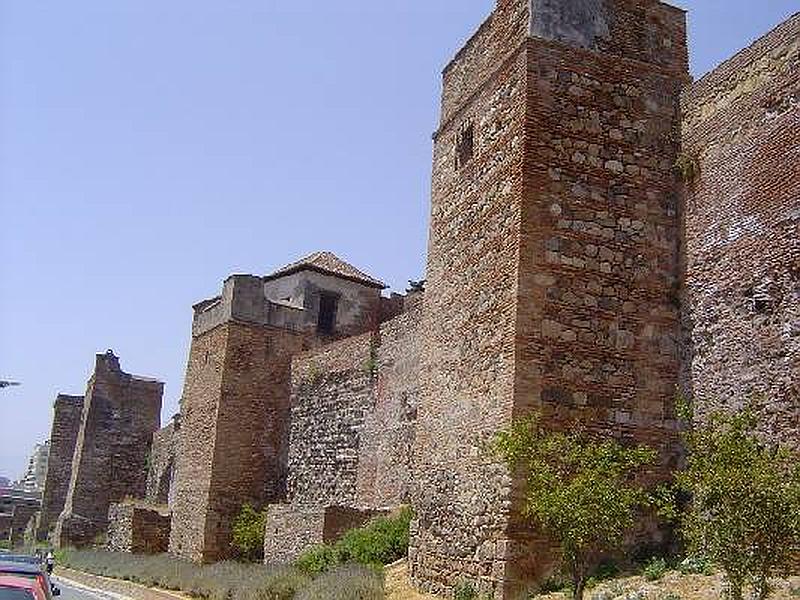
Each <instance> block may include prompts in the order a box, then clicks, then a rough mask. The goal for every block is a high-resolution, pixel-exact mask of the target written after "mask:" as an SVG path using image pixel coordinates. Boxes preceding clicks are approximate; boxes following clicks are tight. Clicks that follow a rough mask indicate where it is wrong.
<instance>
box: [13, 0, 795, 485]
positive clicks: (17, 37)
mask: <svg viewBox="0 0 800 600" xmlns="http://www.w3.org/2000/svg"><path fill="white" fill-rule="evenodd" d="M678 4H679V5H681V6H682V7H684V8H688V9H690V26H691V40H692V44H691V48H692V68H693V72H694V73H695V74H696V75H699V74H702V73H703V72H705V71H707V70H708V69H709V68H712V67H713V66H715V65H716V64H718V63H719V62H720V61H722V60H723V59H725V58H727V57H729V56H730V55H731V54H733V53H734V52H735V51H736V50H738V49H740V48H742V47H744V46H746V45H748V44H749V43H750V42H751V41H752V40H753V39H755V38H756V37H758V36H760V35H762V34H764V33H765V32H767V31H768V30H769V29H771V28H772V27H773V26H775V25H776V24H778V23H779V22H780V21H781V20H783V19H785V18H786V17H787V16H789V15H790V14H791V13H792V12H794V11H797V10H798V9H799V8H800V0H761V1H760V2H758V3H756V2H753V0H684V1H682V2H678ZM492 5H493V1H492V0H381V1H380V2H375V1H374V0H340V1H338V2H322V0H311V1H310V2H298V1H297V0H229V1H225V2H219V1H215V0H169V1H164V0H115V1H114V2H107V1H103V0H94V1H87V0H71V1H70V2H63V1H61V0H37V1H36V2H31V1H28V0H0V226H2V229H0V377H8V378H14V379H18V380H20V381H21V382H22V383H23V385H22V386H21V387H18V388H10V389H6V390H0V475H2V474H5V475H8V476H12V477H17V476H19V474H20V473H21V471H22V470H23V468H24V466H25V464H26V460H27V458H26V457H27V454H28V453H29V451H30V449H31V448H32V446H33V444H34V443H35V442H37V441H39V440H42V439H45V438H46V437H47V436H48V433H49V428H50V420H51V406H52V402H53V399H54V398H55V396H56V394H57V393H58V392H65V393H73V394H80V393H83V390H84V388H85V385H86V379H87V377H88V376H89V374H90V370H91V368H92V365H93V360H94V354H95V353H96V352H100V351H104V350H106V349H107V348H113V349H114V350H115V351H116V352H117V354H118V355H120V357H121V359H122V366H123V368H124V369H126V370H128V371H129V372H133V373H137V374H142V375H148V376H154V377H158V378H160V379H162V380H163V381H165V382H166V392H165V398H164V400H165V402H164V406H165V409H164V417H165V418H168V417H169V415H171V414H172V413H173V412H175V411H176V410H177V403H178V398H179V396H180V393H181V386H182V379H183V369H184V366H185V361H186V355H187V350H188V343H189V327H190V322H191V310H190V306H191V304H192V303H194V302H196V301H198V300H200V299H202V298H205V297H209V296H212V295H214V294H216V293H217V291H218V289H219V287H220V283H221V280H222V279H223V278H224V277H225V276H226V275H228V274H229V273H232V272H247V273H267V272H269V271H270V270H272V269H273V268H275V267H278V266H280V265H282V264H284V263H287V262H290V261H291V260H293V259H295V258H297V257H298V256H300V255H303V254H305V253H309V252H311V251H314V250H317V249H328V250H332V251H334V252H336V253H338V254H340V255H341V256H342V257H344V258H346V259H348V260H350V261H351V262H353V263H354V264H355V265H357V266H359V267H361V268H363V269H365V270H366V271H368V272H370V273H372V274H374V275H376V276H378V277H380V278H382V279H384V280H385V281H387V282H389V283H390V284H391V285H392V286H393V287H395V288H396V289H402V288H403V287H404V286H405V284H406V280H408V279H409V278H420V277H422V276H423V274H424V254H425V245H426V237H427V216H428V191H429V172H430V154H431V140H430V134H431V132H432V131H433V130H434V128H435V126H436V119H437V110H438V99H439V84H440V79H439V73H440V71H441V68H442V66H443V65H444V64H445V63H446V62H447V61H448V60H449V58H450V57H451V56H452V55H453V53H454V52H455V51H456V50H457V49H458V48H459V47H460V45H461V44H462V43H463V41H464V40H465V39H466V38H467V37H468V36H469V35H470V34H471V33H472V31H473V30H474V29H475V28H476V27H477V25H478V24H479V23H480V22H481V21H482V20H483V19H484V18H485V17H486V15H487V14H488V13H489V11H490V9H491V7H492Z"/></svg>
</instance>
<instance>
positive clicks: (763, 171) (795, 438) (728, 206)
mask: <svg viewBox="0 0 800 600" xmlns="http://www.w3.org/2000/svg"><path fill="white" fill-rule="evenodd" d="M798 73H800V14H796V15H794V16H793V17H792V18H790V19H789V20H788V21H786V22H785V23H783V24H781V25H780V26H779V27H777V28H776V29H775V30H773V31H772V32H770V33H769V34H768V35H766V36H764V37H763V38H761V39H760V40H758V41H756V42H755V43H754V44H753V45H752V46H750V47H749V48H747V49H746V50H744V51H742V52H740V53H739V54H737V55H736V56H734V57H733V58H731V59H730V60H728V61H727V62H725V63H723V64H722V65H721V66H720V67H719V68H717V69H716V70H714V71H712V72H711V73H709V74H708V75H706V76H705V77H704V78H703V79H701V80H700V81H698V82H696V83H695V84H694V85H692V86H691V87H690V88H689V89H687V90H686V93H685V94H684V97H683V113H684V115H683V156H684V157H685V159H686V160H687V161H688V163H689V164H690V165H692V166H693V167H694V169H693V170H694V173H693V174H691V175H693V176H692V177H688V178H687V179H688V180H687V183H686V186H685V187H686V189H685V207H684V211H685V215H684V221H685V223H684V225H685V255H686V256H685V287H684V307H685V321H686V326H687V337H688V340H687V341H688V344H687V356H686V364H687V369H686V381H685V384H686V387H687V391H688V394H689V395H690V396H691V397H693V399H694V401H695V408H696V412H697V414H698V416H699V417H700V418H702V417H703V416H704V415H705V414H707V413H708V412H710V411H713V410H720V409H722V410H734V411H735V410H738V409H740V408H742V407H743V406H744V405H745V404H746V403H747V402H749V401H751V400H758V401H759V403H760V405H761V409H760V410H761V412H760V414H759V426H760V428H761V430H762V432H763V433H764V434H765V435H767V436H768V438H770V439H772V440H775V441H781V442H784V443H789V444H791V445H794V446H795V447H800V409H799V408H798V406H800V160H798V158H799V156H798V148H800V75H798Z"/></svg>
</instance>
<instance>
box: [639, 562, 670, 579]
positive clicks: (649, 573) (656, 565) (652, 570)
mask: <svg viewBox="0 0 800 600" xmlns="http://www.w3.org/2000/svg"><path fill="white" fill-rule="evenodd" d="M667 571H669V565H668V564H667V561H666V560H665V559H664V558H661V557H658V558H653V559H651V560H650V562H648V563H647V564H646V565H645V566H644V569H643V571H642V574H643V575H644V578H645V579H647V581H658V580H659V579H661V578H662V577H664V575H666V574H667Z"/></svg>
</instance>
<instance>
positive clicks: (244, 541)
mask: <svg viewBox="0 0 800 600" xmlns="http://www.w3.org/2000/svg"><path fill="white" fill-rule="evenodd" d="M266 524H267V509H266V508H264V509H262V510H260V511H258V510H256V509H255V508H254V507H253V505H251V504H245V505H244V506H242V508H241V510H240V511H239V514H238V515H236V518H235V519H234V521H233V528H232V534H233V535H232V541H231V545H232V546H233V547H234V549H235V550H236V553H237V555H238V556H239V558H243V559H245V560H252V561H257V560H260V559H262V558H263V557H264V528H265V527H266Z"/></svg>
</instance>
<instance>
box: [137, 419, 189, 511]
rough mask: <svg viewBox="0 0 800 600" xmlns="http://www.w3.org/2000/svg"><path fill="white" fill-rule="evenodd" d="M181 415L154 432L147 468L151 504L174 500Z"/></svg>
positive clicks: (148, 496)
mask: <svg viewBox="0 0 800 600" xmlns="http://www.w3.org/2000/svg"><path fill="white" fill-rule="evenodd" d="M180 427H181V421H180V415H175V416H174V417H173V418H172V422H171V423H170V424H169V425H167V426H166V427H163V428H161V429H159V430H158V431H156V432H155V433H154V434H153V443H152V444H151V446H150V455H149V456H148V470H147V489H146V492H145V499H146V500H147V501H148V502H150V503H151V504H166V505H169V504H171V502H172V499H173V497H174V493H175V481H176V477H175V451H176V446H177V437H178V433H179V432H180Z"/></svg>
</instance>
